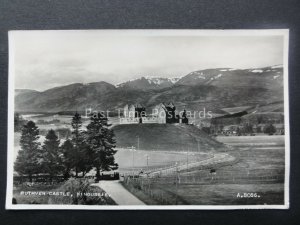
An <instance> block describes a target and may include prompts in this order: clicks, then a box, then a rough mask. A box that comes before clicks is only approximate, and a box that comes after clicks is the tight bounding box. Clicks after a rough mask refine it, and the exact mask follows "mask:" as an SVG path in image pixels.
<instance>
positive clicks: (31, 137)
mask: <svg viewBox="0 0 300 225" xmlns="http://www.w3.org/2000/svg"><path fill="white" fill-rule="evenodd" d="M38 139H39V129H38V127H37V126H36V125H35V123H34V122H33V121H28V122H27V124H25V125H24V126H23V128H22V131H21V139H20V146H21V149H20V151H19V152H18V156H17V159H16V162H15V165H14V167H15V171H16V172H18V173H19V174H24V175H28V176H29V180H30V182H32V175H34V174H37V173H39V172H40V167H39V165H40V164H39V162H40V143H39V142H38Z"/></svg>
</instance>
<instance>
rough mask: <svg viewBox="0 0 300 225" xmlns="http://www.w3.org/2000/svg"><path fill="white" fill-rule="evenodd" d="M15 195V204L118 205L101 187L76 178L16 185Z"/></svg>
mask: <svg viewBox="0 0 300 225" xmlns="http://www.w3.org/2000/svg"><path fill="white" fill-rule="evenodd" d="M29 193H31V194H30V195H29ZM13 197H14V199H15V200H14V201H15V202H14V204H56V205H116V203H115V202H114V201H113V200H112V199H111V198H110V197H109V196H108V195H107V194H106V193H105V192H104V191H103V190H102V189H101V188H100V187H97V186H91V185H90V183H89V182H88V181H87V180H85V179H74V178H71V179H69V180H68V181H66V182H63V183H58V184H38V183H36V184H33V185H32V186H28V185H26V184H21V185H16V186H15V187H14V192H13Z"/></svg>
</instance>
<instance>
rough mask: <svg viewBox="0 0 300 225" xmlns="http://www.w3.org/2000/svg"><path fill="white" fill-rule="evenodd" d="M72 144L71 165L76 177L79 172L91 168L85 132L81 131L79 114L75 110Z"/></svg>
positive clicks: (84, 171)
mask: <svg viewBox="0 0 300 225" xmlns="http://www.w3.org/2000/svg"><path fill="white" fill-rule="evenodd" d="M71 125H72V128H73V130H72V139H71V141H72V144H73V154H72V160H73V167H74V170H75V174H76V177H78V173H79V172H83V174H84V173H86V172H88V171H89V170H91V166H90V162H89V157H88V149H87V145H86V142H85V136H84V135H85V134H84V132H83V131H82V121H81V116H80V114H78V113H77V112H76V113H75V115H74V116H73V118H72V122H71Z"/></svg>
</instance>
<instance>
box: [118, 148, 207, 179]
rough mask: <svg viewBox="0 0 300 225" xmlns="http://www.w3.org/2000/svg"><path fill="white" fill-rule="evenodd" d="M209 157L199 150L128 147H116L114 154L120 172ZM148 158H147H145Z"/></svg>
mask: <svg viewBox="0 0 300 225" xmlns="http://www.w3.org/2000/svg"><path fill="white" fill-rule="evenodd" d="M209 157H211V154H209V153H199V152H171V151H146V150H137V151H132V150H130V149H118V152H117V153H116V155H115V159H116V162H117V163H118V164H119V171H120V172H121V173H124V172H131V171H133V170H134V171H140V170H143V171H147V170H149V171H153V170H156V169H159V168H164V167H167V166H174V165H175V163H185V162H186V161H187V158H188V160H189V162H195V161H201V160H204V159H207V158H209ZM147 158H148V160H147Z"/></svg>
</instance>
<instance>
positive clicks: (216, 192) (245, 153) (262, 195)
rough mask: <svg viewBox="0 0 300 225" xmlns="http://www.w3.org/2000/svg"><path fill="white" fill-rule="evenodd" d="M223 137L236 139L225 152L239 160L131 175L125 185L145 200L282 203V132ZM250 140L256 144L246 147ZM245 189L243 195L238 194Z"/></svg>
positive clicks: (201, 203) (198, 203)
mask: <svg viewBox="0 0 300 225" xmlns="http://www.w3.org/2000/svg"><path fill="white" fill-rule="evenodd" d="M225 138H227V137H224V138H222V140H223V141H224V142H225V141H226V142H227V143H230V142H231V143H232V142H234V143H235V145H234V146H235V148H233V150H231V151H229V152H228V153H229V154H231V155H234V156H235V157H236V158H237V159H238V160H237V161H236V162H234V163H233V164H231V165H225V166H216V167H213V166H212V167H209V168H198V169H196V170H193V171H184V172H180V173H178V175H176V174H175V175H173V176H168V177H159V178H153V179H147V178H140V179H135V180H133V179H130V180H129V181H127V182H124V186H125V187H126V188H127V189H128V190H130V191H131V192H132V193H134V194H135V193H136V195H137V197H139V198H141V200H143V201H145V202H146V203H148V204H183V205H189V204H193V205H232V204H237V205H245V204H248V205H249V204H251V205H252V204H253V205H256V204H270V205H271V204H283V203H284V172H285V151H284V146H283V144H284V138H283V136H278V137H273V136H272V137H269V136H266V137H256V136H254V137H234V138H231V137H229V138H228V140H225ZM250 140H251V142H252V143H256V144H255V145H254V146H248V147H245V143H248V142H249V141H250ZM238 143H240V145H241V146H238ZM274 143H276V145H275V144H274ZM212 169H213V170H214V172H213V173H212V172H211V170H212ZM141 192H142V193H141ZM244 193H246V197H239V196H241V195H244ZM251 196H252V197H251Z"/></svg>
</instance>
